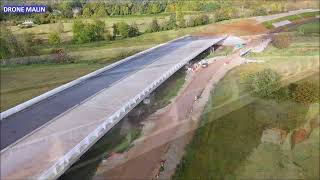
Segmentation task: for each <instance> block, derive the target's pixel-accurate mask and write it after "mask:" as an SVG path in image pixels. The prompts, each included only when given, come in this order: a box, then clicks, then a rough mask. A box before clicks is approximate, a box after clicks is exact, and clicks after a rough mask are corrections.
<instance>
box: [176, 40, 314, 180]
mask: <svg viewBox="0 0 320 180" xmlns="http://www.w3.org/2000/svg"><path fill="white" fill-rule="evenodd" d="M319 50H320V48H319V38H317V37H297V38H295V39H294V42H293V43H292V45H291V46H290V47H289V48H288V49H282V50H278V49H275V48H274V47H273V46H272V45H270V46H269V47H268V48H267V50H266V51H265V52H263V53H257V54H253V55H250V56H249V57H248V58H252V59H258V60H265V61H266V63H263V64H246V65H242V66H240V67H238V68H236V69H234V70H232V71H231V72H229V73H228V74H227V75H226V76H225V77H224V78H223V80H221V81H220V82H219V83H218V85H217V87H216V88H215V91H214V93H213V94H212V96H211V98H210V100H209V103H208V104H207V107H206V109H205V111H204V113H203V115H202V118H201V121H200V128H198V129H197V130H196V131H195V134H194V137H193V140H192V141H191V143H190V144H189V145H188V146H187V148H186V155H185V157H184V158H183V160H182V161H181V163H180V165H179V167H178V168H177V170H176V173H175V175H174V178H173V179H192V178H190V177H198V178H199V179H237V178H241V177H246V178H245V179H247V178H248V177H249V178H250V177H254V176H250V174H249V176H240V175H239V169H240V168H242V167H243V166H245V164H243V163H244V162H245V161H246V159H247V157H249V156H250V155H251V153H252V151H253V150H254V149H255V148H256V147H257V146H258V145H259V144H260V138H261V135H262V131H263V129H264V128H265V127H278V128H281V129H284V130H287V131H289V130H293V129H295V128H296V127H299V126H301V125H303V124H304V123H305V122H306V121H307V119H306V118H305V117H306V113H307V111H308V107H307V106H303V105H300V104H296V103H294V102H292V101H285V102H282V103H280V104H278V103H276V102H274V101H267V100H261V99H255V98H253V97H251V96H243V95H245V94H247V92H246V91H245V88H244V85H243V84H242V83H241V82H242V77H244V76H245V75H246V74H248V73H250V72H256V71H259V70H262V69H264V68H273V69H275V70H277V71H279V72H280V73H281V74H282V75H283V76H285V77H286V76H292V77H294V78H289V79H287V80H291V81H297V78H302V79H303V80H308V81H312V82H314V83H316V84H318V86H319V70H318V69H319ZM287 80H285V81H284V84H285V82H286V81H287ZM240 97H243V98H241V99H239V98H240ZM315 138H317V139H316V140H317V141H319V136H318V137H315ZM297 151H300V152H299V153H300V155H299V158H302V157H306V154H304V156H302V155H301V153H303V151H302V149H301V148H300V149H299V150H297ZM275 156H276V154H275ZM257 157H258V158H259V157H260V156H259V154H258V156H257ZM267 157H268V156H264V157H262V156H261V159H260V160H262V159H263V158H267ZM277 157H278V156H277ZM267 160H269V159H268V158H267V159H265V160H262V162H261V163H263V162H264V161H266V163H267ZM279 161H280V160H279ZM314 161H316V160H314ZM312 162H313V161H312ZM297 163H299V165H306V164H310V161H309V160H305V161H302V160H301V159H300V161H299V162H298V161H297ZM300 163H301V164H300ZM313 165H314V164H313ZM276 168H281V167H278V166H277V167H276ZM303 168H306V170H305V173H308V174H306V176H305V177H308V178H309V177H310V176H309V174H310V173H309V171H313V170H315V171H316V169H317V167H315V166H311V165H307V166H305V167H303ZM286 170H287V169H282V171H280V172H279V174H275V172H273V171H271V170H270V171H269V170H268V171H266V172H264V174H265V175H264V177H274V178H276V177H283V176H285V177H292V176H286V174H284V173H285V172H286V173H288V172H290V171H286ZM293 170H294V169H293ZM284 171H285V172H284ZM240 172H241V171H240ZM249 172H250V171H249ZM273 173H274V174H273ZM251 175H253V174H251ZM277 175H283V176H277ZM259 177H261V176H259ZM297 177H298V176H295V178H297ZM314 178H317V177H314Z"/></svg>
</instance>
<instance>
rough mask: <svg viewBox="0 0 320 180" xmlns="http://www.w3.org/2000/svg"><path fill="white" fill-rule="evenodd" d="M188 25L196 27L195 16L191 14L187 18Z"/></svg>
mask: <svg viewBox="0 0 320 180" xmlns="http://www.w3.org/2000/svg"><path fill="white" fill-rule="evenodd" d="M187 26H188V27H194V26H196V25H195V18H194V17H193V16H190V17H189V19H188V20H187Z"/></svg>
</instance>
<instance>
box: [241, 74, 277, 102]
mask: <svg viewBox="0 0 320 180" xmlns="http://www.w3.org/2000/svg"><path fill="white" fill-rule="evenodd" d="M280 79H281V77H280V75H279V73H277V72H276V71H274V70H272V69H265V70H263V71H260V72H257V73H254V74H249V75H248V76H247V77H246V80H245V85H246V89H247V90H248V91H249V92H250V94H252V95H253V96H255V97H260V98H267V99H270V98H274V93H275V92H277V91H278V90H279V89H280V88H281V83H280Z"/></svg>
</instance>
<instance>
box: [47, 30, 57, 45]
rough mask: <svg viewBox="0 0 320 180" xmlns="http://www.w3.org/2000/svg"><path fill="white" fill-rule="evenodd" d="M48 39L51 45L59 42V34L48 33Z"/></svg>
mask: <svg viewBox="0 0 320 180" xmlns="http://www.w3.org/2000/svg"><path fill="white" fill-rule="evenodd" d="M48 39H49V43H50V44H51V45H58V44H60V34H59V33H58V32H53V33H50V34H49V37H48Z"/></svg>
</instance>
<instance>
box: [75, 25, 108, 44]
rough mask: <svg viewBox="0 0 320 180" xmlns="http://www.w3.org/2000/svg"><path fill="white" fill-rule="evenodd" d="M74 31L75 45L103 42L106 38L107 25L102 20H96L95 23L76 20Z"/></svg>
mask: <svg viewBox="0 0 320 180" xmlns="http://www.w3.org/2000/svg"><path fill="white" fill-rule="evenodd" d="M72 31H73V41H74V42H75V43H86V42H90V41H98V40H103V39H104V37H105V23H104V21H101V20H95V21H94V22H93V23H83V22H82V21H80V20H76V21H74V23H73V26H72Z"/></svg>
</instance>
